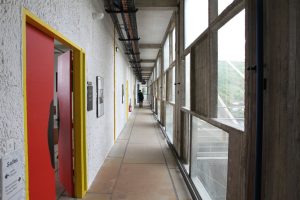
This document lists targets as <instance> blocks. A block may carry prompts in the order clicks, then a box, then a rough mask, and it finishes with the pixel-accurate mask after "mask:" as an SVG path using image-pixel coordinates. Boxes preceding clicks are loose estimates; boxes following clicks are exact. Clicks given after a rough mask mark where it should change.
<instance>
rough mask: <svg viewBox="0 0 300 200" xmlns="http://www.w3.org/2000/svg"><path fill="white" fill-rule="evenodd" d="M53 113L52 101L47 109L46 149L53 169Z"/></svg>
mask: <svg viewBox="0 0 300 200" xmlns="http://www.w3.org/2000/svg"><path fill="white" fill-rule="evenodd" d="M53 116H54V112H53V100H52V101H51V103H50V109H49V119H48V148H49V154H50V160H51V166H52V168H53V169H55V164H54V138H53V129H54V123H53V122H54V118H53Z"/></svg>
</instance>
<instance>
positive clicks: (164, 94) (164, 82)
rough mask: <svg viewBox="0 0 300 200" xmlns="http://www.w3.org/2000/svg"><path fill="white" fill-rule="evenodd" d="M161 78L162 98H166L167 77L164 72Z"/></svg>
mask: <svg viewBox="0 0 300 200" xmlns="http://www.w3.org/2000/svg"><path fill="white" fill-rule="evenodd" d="M162 78H163V83H162V99H163V100H166V78H167V75H166V73H165V74H164V75H163V77H162Z"/></svg>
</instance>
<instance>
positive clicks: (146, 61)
mask: <svg viewBox="0 0 300 200" xmlns="http://www.w3.org/2000/svg"><path fill="white" fill-rule="evenodd" d="M155 62H156V60H152V59H142V60H141V63H155Z"/></svg>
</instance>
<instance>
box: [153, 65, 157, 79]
mask: <svg viewBox="0 0 300 200" xmlns="http://www.w3.org/2000/svg"><path fill="white" fill-rule="evenodd" d="M153 74H154V80H156V78H157V77H156V66H154V68H153Z"/></svg>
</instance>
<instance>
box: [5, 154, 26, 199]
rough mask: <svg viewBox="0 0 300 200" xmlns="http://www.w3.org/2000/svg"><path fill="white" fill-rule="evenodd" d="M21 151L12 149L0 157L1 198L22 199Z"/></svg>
mask: <svg viewBox="0 0 300 200" xmlns="http://www.w3.org/2000/svg"><path fill="white" fill-rule="evenodd" d="M21 161H22V151H21V150H17V151H13V152H11V153H10V154H7V155H5V156H3V157H2V159H1V164H0V166H1V199H9V200H19V199H22V190H23V182H22V178H21V171H22V170H24V169H23V167H22V166H21Z"/></svg>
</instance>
